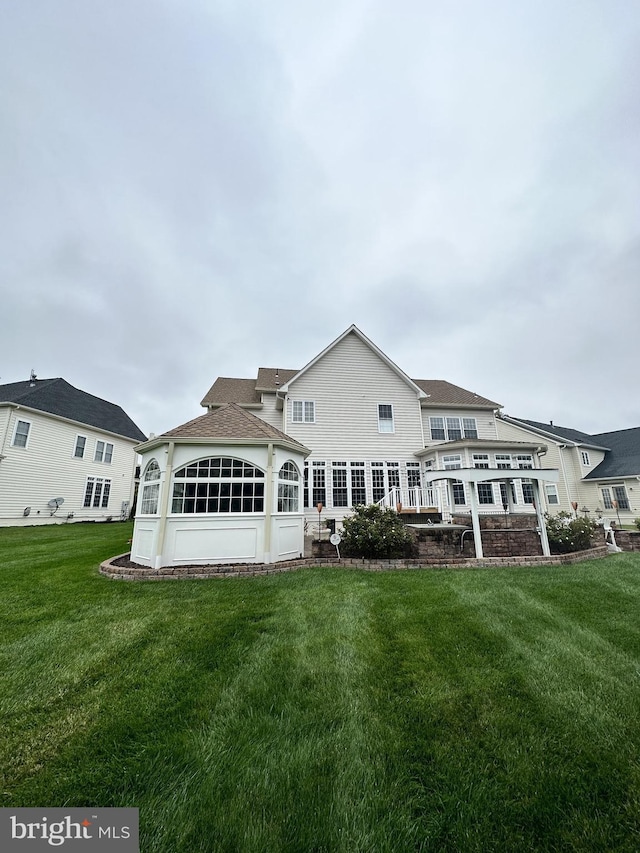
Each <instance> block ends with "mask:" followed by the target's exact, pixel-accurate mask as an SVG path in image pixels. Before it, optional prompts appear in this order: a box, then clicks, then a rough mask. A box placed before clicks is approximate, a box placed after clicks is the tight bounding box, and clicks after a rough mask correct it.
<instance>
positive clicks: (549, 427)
mask: <svg viewBox="0 0 640 853" xmlns="http://www.w3.org/2000/svg"><path fill="white" fill-rule="evenodd" d="M513 420H516V421H519V422H520V423H522V424H528V425H529V426H530V427H533V428H534V429H536V430H539V431H540V432H544V433H546V434H547V435H552V436H555V437H556V438H559V439H562V440H565V441H573V442H575V443H576V444H588V445H589V446H590V447H599V448H601V449H602V450H606V448H607V445H605V444H603V443H602V442H601V441H599V440H598V439H599V438H600V436H597V435H589V434H588V433H586V432H580V430H577V429H571V428H570V427H563V426H556V425H555V424H546V423H542V422H541V421H529V420H527V419H526V418H514V419H513Z"/></svg>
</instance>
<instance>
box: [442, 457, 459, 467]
mask: <svg viewBox="0 0 640 853" xmlns="http://www.w3.org/2000/svg"><path fill="white" fill-rule="evenodd" d="M442 467H443V468H444V470H445V471H456V470H457V469H458V468H462V457H461V456H459V455H457V454H456V455H455V456H443V457H442Z"/></svg>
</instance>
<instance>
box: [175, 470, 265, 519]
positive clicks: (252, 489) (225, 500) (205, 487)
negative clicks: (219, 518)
mask: <svg viewBox="0 0 640 853" xmlns="http://www.w3.org/2000/svg"><path fill="white" fill-rule="evenodd" d="M171 512H172V513H175V514H180V513H185V514H191V513H196V514H198V513H220V512H246V513H250V512H264V471H261V470H260V468H256V467H255V466H254V465H251V464H250V463H249V462H244V461H243V460H242V459H234V458H231V457H220V456H217V457H213V458H211V459H202V460H200V461H199V462H192V463H190V464H189V465H185V466H183V467H182V468H180V469H178V470H177V471H176V473H175V475H174V483H173V499H172V503H171Z"/></svg>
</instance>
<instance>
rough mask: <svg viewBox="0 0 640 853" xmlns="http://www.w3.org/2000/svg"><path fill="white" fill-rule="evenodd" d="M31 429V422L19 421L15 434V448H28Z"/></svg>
mask: <svg viewBox="0 0 640 853" xmlns="http://www.w3.org/2000/svg"><path fill="white" fill-rule="evenodd" d="M30 429H31V424H30V423H29V421H18V422H17V423H16V430H15V432H14V434H13V442H12V444H13V447H26V446H27V441H28V439H29V430H30Z"/></svg>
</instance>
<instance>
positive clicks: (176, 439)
mask: <svg viewBox="0 0 640 853" xmlns="http://www.w3.org/2000/svg"><path fill="white" fill-rule="evenodd" d="M165 444H197V445H212V444H213V445H225V446H232V447H264V445H265V444H274V445H277V446H278V447H285V448H287V449H289V450H293V451H295V452H296V453H302V455H303V456H304V457H305V458H306V457H307V456H309V454H310V453H311V451H310V450H309V448H308V447H305V445H304V444H298V443H296V442H295V441H287V440H286V439H284V438H276V437H275V436H274V437H270V436H265V437H264V438H220V437H215V436H209V437H205V436H192V435H165V436H161V435H159V436H156V438H152V439H151V440H150V441H145V442H143V443H142V444H138V445H137V446H136V447H135V448H134V449H135V451H136V453H148V452H149V451H150V450H155V449H156V448H157V447H162V446H163V445H165Z"/></svg>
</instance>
